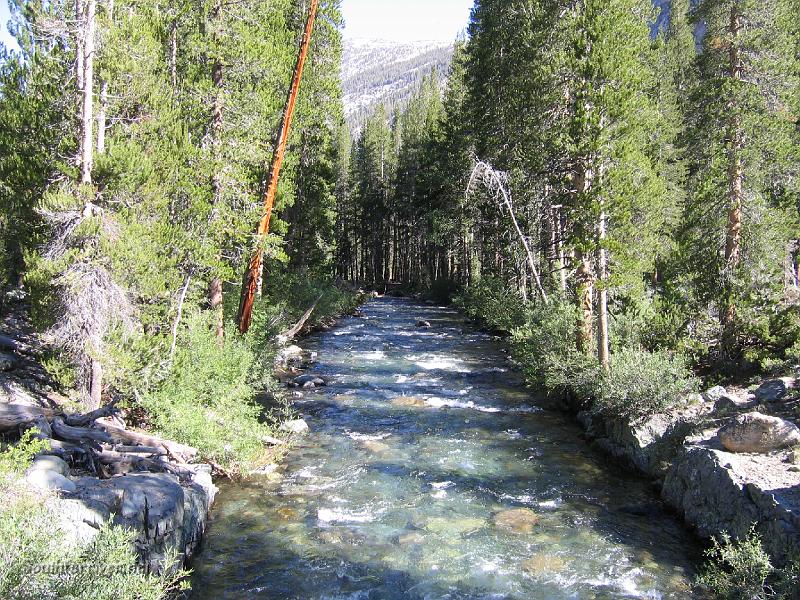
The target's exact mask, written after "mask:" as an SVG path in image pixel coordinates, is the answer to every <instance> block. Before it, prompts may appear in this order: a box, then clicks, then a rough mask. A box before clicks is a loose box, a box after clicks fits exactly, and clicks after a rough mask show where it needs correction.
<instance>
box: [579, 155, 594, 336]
mask: <svg viewBox="0 0 800 600" xmlns="http://www.w3.org/2000/svg"><path fill="white" fill-rule="evenodd" d="M593 179H594V173H593V172H592V170H591V168H589V167H587V166H586V164H585V163H584V161H581V162H580V164H579V166H578V168H577V170H576V172H575V192H576V196H577V198H579V199H580V198H581V196H582V195H583V194H586V193H587V192H588V191H589V190H590V189H591V187H592V184H593ZM581 229H582V228H579V231H580V230H581ZM577 241H578V242H579V243H580V242H584V241H585V240H580V239H579V240H577ZM575 260H576V261H577V263H578V270H577V272H576V274H575V279H576V290H575V300H576V302H577V305H578V311H579V314H578V323H577V328H576V341H577V347H578V350H579V351H581V352H589V351H590V349H591V347H592V328H593V323H592V321H593V320H594V310H593V305H594V302H593V296H594V273H593V269H592V263H591V256H589V255H586V254H585V253H584V252H583V251H582V250H576V251H575Z"/></svg>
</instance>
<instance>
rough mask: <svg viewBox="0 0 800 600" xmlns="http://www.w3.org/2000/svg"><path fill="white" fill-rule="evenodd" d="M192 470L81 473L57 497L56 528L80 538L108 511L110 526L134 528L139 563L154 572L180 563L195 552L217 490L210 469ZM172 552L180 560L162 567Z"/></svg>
mask: <svg viewBox="0 0 800 600" xmlns="http://www.w3.org/2000/svg"><path fill="white" fill-rule="evenodd" d="M192 469H193V470H194V475H193V477H192V478H191V481H180V480H179V479H178V478H177V477H175V476H174V475H170V474H167V473H134V474H129V475H125V476H119V477H112V478H111V479H106V480H100V479H97V478H94V477H82V478H80V479H78V480H77V481H76V484H77V485H76V487H77V490H76V492H75V493H74V494H73V495H72V497H71V498H70V499H67V500H62V501H60V505H59V507H58V509H57V512H58V513H59V515H60V518H61V528H62V529H63V530H64V531H65V532H66V533H67V535H68V536H69V537H70V538H71V539H74V540H77V541H82V542H86V541H88V540H91V539H92V538H93V536H94V535H95V534H96V532H97V528H98V526H99V525H100V524H102V523H103V522H106V521H108V520H109V519H111V518H112V515H113V522H114V524H115V525H120V526H123V527H126V528H128V529H131V530H132V531H133V532H134V535H135V539H134V546H135V548H136V550H137V552H138V554H139V557H140V562H141V563H142V565H143V566H145V567H146V568H148V569H150V570H151V571H153V572H156V573H158V572H162V571H163V570H164V568H165V567H170V568H175V567H177V566H180V565H182V564H183V561H185V560H186V559H188V558H190V557H191V556H193V555H194V553H195V552H196V551H197V548H198V546H199V545H200V540H201V539H202V536H203V533H204V531H205V529H206V525H207V521H208V515H209V512H210V510H211V505H212V504H213V502H214V497H215V496H216V493H217V488H216V487H215V486H214V484H213V483H212V481H211V472H210V468H208V467H207V466H206V465H193V466H192ZM174 555H177V557H178V562H179V563H180V564H178V565H176V564H173V565H168V564H167V559H169V558H171V557H173V556H174Z"/></svg>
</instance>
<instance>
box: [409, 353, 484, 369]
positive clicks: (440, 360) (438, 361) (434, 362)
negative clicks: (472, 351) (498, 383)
mask: <svg viewBox="0 0 800 600" xmlns="http://www.w3.org/2000/svg"><path fill="white" fill-rule="evenodd" d="M411 360H414V358H411ZM461 362H462V361H460V360H458V359H456V358H448V357H443V356H431V357H430V358H427V359H426V360H416V361H415V362H414V364H415V365H417V366H418V367H419V368H420V369H425V370H426V371H455V372H456V373H471V372H472V371H471V370H470V369H468V368H466V367H464V366H461V365H459V363H461Z"/></svg>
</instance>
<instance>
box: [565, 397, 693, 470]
mask: <svg viewBox="0 0 800 600" xmlns="http://www.w3.org/2000/svg"><path fill="white" fill-rule="evenodd" d="M578 421H580V423H581V425H583V427H584V429H585V431H586V434H587V436H588V437H589V439H590V440H592V442H593V443H594V445H595V446H596V447H597V448H598V449H599V450H601V451H603V452H604V453H606V454H608V455H610V456H612V457H613V458H615V459H616V460H618V461H620V462H622V463H623V464H625V465H627V466H629V467H631V468H633V469H634V470H636V471H639V472H640V473H642V474H644V475H646V476H647V477H651V478H653V479H660V478H661V477H663V476H664V474H665V473H666V470H667V468H669V465H670V464H671V463H672V461H673V460H674V458H675V456H676V455H677V453H678V451H679V450H680V448H681V444H682V443H683V440H684V439H685V437H686V436H687V435H688V433H689V431H690V430H691V428H692V426H693V422H692V420H691V416H690V415H688V414H687V415H678V416H675V415H655V416H653V417H650V418H649V419H646V420H645V421H642V422H638V423H633V422H631V421H628V420H626V419H620V418H616V417H610V416H607V415H604V414H603V413H601V412H599V411H584V412H581V413H578Z"/></svg>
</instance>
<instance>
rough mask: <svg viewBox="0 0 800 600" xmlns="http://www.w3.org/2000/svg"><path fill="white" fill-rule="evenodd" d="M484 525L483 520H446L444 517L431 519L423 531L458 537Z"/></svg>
mask: <svg viewBox="0 0 800 600" xmlns="http://www.w3.org/2000/svg"><path fill="white" fill-rule="evenodd" d="M485 525H486V521H484V520H483V519H470V518H466V517H465V518H462V519H446V518H444V517H437V518H434V519H431V520H430V521H428V522H427V523H426V524H425V530H426V531H429V532H431V533H437V534H439V535H445V536H450V535H454V536H455V535H459V536H463V535H466V534H468V533H472V532H473V531H478V530H479V529H481V528H483V527H484V526H485Z"/></svg>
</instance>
